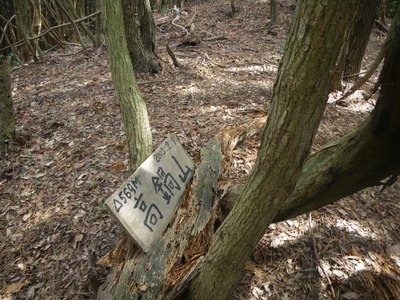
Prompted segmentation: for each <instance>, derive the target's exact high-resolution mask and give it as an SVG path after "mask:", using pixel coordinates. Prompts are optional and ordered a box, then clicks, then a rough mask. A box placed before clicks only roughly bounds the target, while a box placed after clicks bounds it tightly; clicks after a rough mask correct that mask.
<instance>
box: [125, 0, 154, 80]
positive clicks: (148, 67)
mask: <svg viewBox="0 0 400 300" xmlns="http://www.w3.org/2000/svg"><path fill="white" fill-rule="evenodd" d="M139 2H140V4H139V3H138V1H137V0H123V6H124V10H123V17H124V24H125V27H124V28H125V34H126V38H127V43H128V51H129V56H130V58H131V61H132V66H133V69H134V70H135V72H153V73H158V72H159V67H158V63H157V61H156V60H155V57H154V54H155V36H154V28H150V26H155V24H154V20H152V15H151V11H150V12H149V11H148V9H147V8H146V7H147V4H146V3H148V0H146V1H145V2H142V1H139ZM139 7H141V9H139ZM139 13H141V14H144V15H145V16H146V17H145V19H144V20H143V21H142V20H141V19H140V18H139V17H138V16H137V14H139ZM148 13H150V15H148ZM150 18H151V20H150ZM141 29H142V30H144V32H141ZM145 34H147V35H148V36H146V37H145V38H143V36H144V35H145ZM151 35H152V36H151Z"/></svg>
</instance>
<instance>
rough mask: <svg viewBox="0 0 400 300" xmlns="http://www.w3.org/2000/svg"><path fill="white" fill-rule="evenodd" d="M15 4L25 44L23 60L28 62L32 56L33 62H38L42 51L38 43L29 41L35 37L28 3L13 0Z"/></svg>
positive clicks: (19, 28)
mask: <svg viewBox="0 0 400 300" xmlns="http://www.w3.org/2000/svg"><path fill="white" fill-rule="evenodd" d="M13 3H14V8H15V13H16V15H17V28H18V33H19V35H20V36H21V37H22V39H23V40H24V42H25V43H24V45H23V46H22V54H23V59H24V61H28V60H29V58H30V55H31V56H32V58H33V60H35V61H36V60H37V56H38V55H42V53H41V52H42V50H41V49H40V48H39V45H38V43H37V42H36V41H34V40H29V39H28V38H29V37H31V36H33V33H32V28H31V26H32V24H31V17H30V10H29V8H28V3H27V2H26V1H23V0H13Z"/></svg>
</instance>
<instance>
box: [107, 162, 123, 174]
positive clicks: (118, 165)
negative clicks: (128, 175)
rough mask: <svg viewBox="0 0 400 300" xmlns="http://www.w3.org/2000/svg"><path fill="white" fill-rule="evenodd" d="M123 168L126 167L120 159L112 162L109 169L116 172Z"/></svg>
mask: <svg viewBox="0 0 400 300" xmlns="http://www.w3.org/2000/svg"><path fill="white" fill-rule="evenodd" d="M125 169H126V166H125V164H124V162H122V161H117V162H116V163H115V164H113V165H112V166H111V167H110V170H111V171H116V172H120V171H124V170H125Z"/></svg>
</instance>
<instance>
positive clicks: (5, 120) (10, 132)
mask: <svg viewBox="0 0 400 300" xmlns="http://www.w3.org/2000/svg"><path fill="white" fill-rule="evenodd" d="M14 137H15V121H14V107H13V101H12V96H11V79H10V61H9V60H8V59H4V57H2V56H0V144H3V143H4V142H6V141H9V140H12V139H14Z"/></svg>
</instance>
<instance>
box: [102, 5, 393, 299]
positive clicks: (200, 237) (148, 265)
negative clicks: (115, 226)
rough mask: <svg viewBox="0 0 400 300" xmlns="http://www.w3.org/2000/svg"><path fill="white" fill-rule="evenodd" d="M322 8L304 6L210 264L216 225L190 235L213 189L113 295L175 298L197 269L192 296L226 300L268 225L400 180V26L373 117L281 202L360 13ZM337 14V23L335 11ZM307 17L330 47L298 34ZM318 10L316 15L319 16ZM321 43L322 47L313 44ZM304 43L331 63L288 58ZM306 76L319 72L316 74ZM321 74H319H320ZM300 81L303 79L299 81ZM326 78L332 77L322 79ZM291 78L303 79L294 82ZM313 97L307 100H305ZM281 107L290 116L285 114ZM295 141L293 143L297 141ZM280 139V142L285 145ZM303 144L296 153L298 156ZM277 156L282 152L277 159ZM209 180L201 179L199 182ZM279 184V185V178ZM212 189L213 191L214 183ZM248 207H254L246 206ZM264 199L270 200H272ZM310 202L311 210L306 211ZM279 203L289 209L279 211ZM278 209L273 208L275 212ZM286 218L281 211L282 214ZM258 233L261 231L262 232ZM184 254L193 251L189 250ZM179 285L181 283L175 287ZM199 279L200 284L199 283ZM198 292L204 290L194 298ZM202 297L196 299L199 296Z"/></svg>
mask: <svg viewBox="0 0 400 300" xmlns="http://www.w3.org/2000/svg"><path fill="white" fill-rule="evenodd" d="M305 2H307V1H305ZM316 2H318V1H311V0H309V4H313V5H311V6H310V7H308V9H307V7H304V6H302V5H304V3H302V4H301V5H300V8H299V15H298V16H297V18H296V23H295V25H294V26H293V28H292V31H291V35H290V38H289V42H288V45H287V49H286V50H287V51H286V52H285V55H284V58H283V62H282V66H281V68H280V71H279V77H278V80H277V82H276V84H275V91H274V96H273V99H274V105H273V109H272V112H271V115H270V117H269V121H268V122H267V125H266V128H265V131H264V137H263V143H262V147H261V149H260V154H259V157H258V160H257V163H256V166H255V169H254V171H252V174H251V176H250V178H249V180H248V181H247V185H246V186H245V188H244V191H243V192H242V195H241V196H240V199H239V201H238V203H237V204H236V206H235V208H234V209H233V211H232V213H231V214H230V215H229V216H228V218H227V220H226V221H225V222H224V223H223V224H222V226H221V227H220V228H219V230H218V231H217V233H216V235H215V236H216V239H214V240H213V242H212V246H211V248H210V250H209V252H208V254H207V256H206V259H205V261H204V259H201V256H202V255H203V254H204V253H205V251H207V246H208V242H209V241H210V237H211V236H212V224H214V220H215V219H213V218H211V220H210V222H209V223H208V224H209V225H207V226H206V227H205V228H206V229H205V230H204V231H202V232H200V234H198V233H199V231H196V230H191V229H192V228H193V224H196V223H198V222H196V220H197V215H198V214H199V211H200V210H199V207H200V206H201V203H204V202H207V201H208V202H209V201H210V199H213V196H212V190H213V189H212V188H211V194H210V193H208V194H204V193H199V194H203V195H208V196H206V197H205V198H204V199H208V200H204V199H203V200H201V201H199V202H196V201H187V202H184V204H183V205H182V207H181V209H180V211H179V212H178V214H177V217H176V219H175V221H174V222H173V224H172V225H171V228H170V229H169V230H168V231H167V233H166V234H165V235H164V237H167V238H166V239H164V237H163V238H162V239H161V240H160V242H159V243H158V245H157V247H156V249H155V250H154V251H156V252H155V253H153V254H151V255H147V256H145V257H143V255H142V254H140V253H136V259H132V260H129V261H125V262H123V263H122V264H121V265H120V266H122V267H123V269H124V271H123V272H122V273H121V272H118V268H116V269H117V272H115V273H114V275H113V276H111V277H110V278H109V279H108V280H107V285H108V286H109V287H110V286H111V287H112V286H113V284H114V285H115V284H117V286H118V291H122V292H123V295H124V296H123V297H122V298H120V299H123V298H124V297H125V296H127V297H129V298H133V299H139V298H140V299H170V297H172V295H174V292H175V291H174V287H175V288H176V287H177V290H179V289H180V288H182V287H183V286H184V285H185V283H186V282H187V280H189V279H190V276H193V274H195V272H196V270H198V268H199V267H201V273H200V276H199V277H198V278H196V279H195V280H194V281H193V285H192V286H191V290H189V293H188V294H186V295H185V296H187V297H191V298H198V299H225V298H226V295H227V291H228V290H229V288H230V286H231V284H230V285H229V286H228V288H227V284H226V280H228V281H230V282H231V283H232V282H233V283H234V282H235V280H236V279H232V276H231V272H235V273H238V272H239V274H240V271H241V270H242V268H241V267H242V266H243V261H244V260H245V259H246V258H247V257H248V256H246V255H249V253H251V251H252V250H253V248H251V249H250V250H249V252H246V251H242V250H241V249H240V248H241V247H246V246H247V247H248V245H249V244H252V243H256V242H257V241H258V239H257V238H256V237H257V235H259V236H261V235H262V234H263V233H264V230H265V228H264V229H263V230H262V231H261V232H260V230H259V228H260V227H262V226H264V225H265V226H267V225H268V224H266V223H268V222H270V221H272V219H274V220H278V219H284V218H287V217H290V216H293V215H297V214H298V213H299V212H300V211H302V212H306V211H308V210H310V209H315V208H317V207H319V206H322V205H324V204H327V203H328V202H332V201H335V200H338V199H339V198H341V197H344V196H347V195H349V194H351V193H352V192H354V191H356V190H358V189H361V188H363V187H365V186H368V185H373V184H376V183H377V181H378V180H380V179H383V178H384V177H386V176H389V175H396V174H399V172H400V134H399V132H400V118H399V115H400V57H399V56H398V53H399V52H400V25H399V24H395V25H396V28H395V30H396V32H395V37H394V39H393V44H392V46H391V49H390V51H389V52H388V54H387V57H386V60H385V64H384V67H383V69H382V73H381V84H382V85H381V87H382V88H381V95H380V98H379V100H378V103H377V106H376V108H375V110H374V111H373V113H372V115H371V117H370V118H369V119H368V120H367V122H366V123H365V124H364V125H363V126H361V127H360V129H359V130H357V131H355V132H354V133H352V134H350V135H348V136H347V137H344V138H342V139H340V140H339V141H337V142H335V143H333V144H331V145H328V146H327V147H326V148H325V149H323V150H321V151H320V152H318V153H317V154H313V155H312V156H311V157H310V158H309V159H308V161H307V162H306V163H305V164H304V165H303V167H302V170H301V175H300V177H299V179H298V180H297V184H296V188H295V190H294V192H293V193H292V194H291V195H290V196H289V198H287V200H285V198H284V199H283V200H282V198H283V197H287V196H288V194H289V192H288V191H290V190H292V189H293V186H294V183H293V182H292V181H294V180H296V178H297V176H296V174H295V173H297V174H299V172H300V168H301V162H302V161H303V160H304V158H303V157H305V156H306V155H307V153H308V151H309V145H310V143H311V140H312V136H313V134H314V132H315V130H316V125H317V123H318V122H319V117H320V114H321V113H322V112H321V110H322V107H323V106H324V103H323V101H322V100H318V99H324V98H325V97H324V95H323V94H324V93H323V91H319V89H316V88H314V90H312V89H313V87H315V86H318V87H319V88H321V89H322V90H324V91H325V96H326V94H327V92H328V91H329V86H330V79H329V77H330V76H332V74H329V70H332V69H333V67H334V60H335V59H334V57H335V56H334V54H335V52H336V54H337V52H338V51H339V48H340V44H341V43H342V42H343V39H345V36H346V19H347V18H350V17H351V11H352V8H353V6H352V5H354V2H350V1H349V2H348V1H346V2H344V1H343V2H342V3H335V4H334V2H333V1H332V2H331V4H329V5H328V7H325V9H326V10H325V9H321V7H320V6H319V5H318V4H316ZM338 2H339V1H338ZM340 2H341V1H340ZM314 5H316V6H314ZM333 6H334V7H333ZM335 10H336V11H337V15H335V13H334V11H335ZM307 12H314V16H317V17H316V18H315V19H313V22H319V24H320V25H321V24H324V26H323V27H322V28H321V27H319V30H323V31H324V32H326V38H328V37H329V38H330V42H331V43H332V44H327V43H324V41H323V40H319V38H320V37H321V36H320V35H318V34H317V33H316V32H315V33H314V34H313V33H311V32H309V31H305V32H301V31H299V30H298V29H299V28H307V27H303V26H304V25H305V24H304V23H308V24H309V25H313V22H311V21H309V20H308V19H307V18H306V16H307ZM315 12H318V14H316V15H315ZM340 17H343V19H340ZM319 18H321V19H322V20H331V21H332V20H336V18H339V19H337V21H336V25H337V26H340V27H337V26H335V32H336V34H335V33H332V32H330V31H329V24H326V23H324V22H322V23H321V21H322V20H321V19H319ZM300 25H303V26H300ZM308 28H315V27H313V26H310V27H308ZM338 28H342V30H343V31H341V32H338ZM323 36H325V35H323ZM296 38H298V39H296ZM316 40H318V41H319V42H318V43H313V42H315V41H316ZM301 41H306V43H310V44H311V45H314V47H315V48H314V49H313V51H316V53H319V54H321V53H325V52H329V54H330V55H329V54H328V53H325V54H322V55H321V56H320V55H311V56H310V57H307V58H304V57H302V56H300V57H298V56H296V55H291V52H290V50H293V49H297V50H299V49H300V48H298V46H299V43H300V44H301ZM324 46H325V47H324ZM301 48H302V47H301ZM307 48H308V47H305V49H304V52H302V51H300V53H301V54H302V55H305V53H307V51H306V49H307ZM302 49H303V48H302ZM298 53H299V51H297V55H298ZM325 55H326V56H325ZM301 62H303V63H304V64H302V63H301ZM321 68H322V69H321ZM307 70H313V71H312V72H309V73H308V72H307ZM314 72H317V73H318V72H319V73H318V74H314ZM294 74H297V75H299V74H300V75H301V76H300V77H296V76H294ZM326 74H328V75H326ZM323 75H326V76H325V77H323ZM313 76H316V77H318V76H320V77H322V78H323V80H321V81H320V82H317V81H315V78H314V77H313ZM293 78H295V79H294V80H293ZM312 78H314V80H313V79H312ZM284 91H286V92H284ZM296 91H297V93H296ZM298 91H304V92H305V95H303V97H304V98H303V97H302V96H298V95H299V93H298ZM307 91H309V92H308V93H307ZM315 92H317V95H315ZM286 94H287V95H286ZM290 95H292V98H290ZM318 95H319V96H318ZM278 97H279V98H278ZM277 99H279V101H278V100H277ZM310 102H311V103H310ZM301 107H303V109H301ZM296 108H297V109H296ZM282 109H283V111H285V112H287V113H284V114H282ZM290 117H292V119H291V120H289V119H290ZM302 118H303V119H302ZM307 120H308V122H307ZM292 123H293V124H292ZM296 125H297V126H296ZM271 129H276V133H277V136H276V137H275V138H274V132H275V131H271ZM299 131H300V132H299ZM307 132H308V134H307ZM292 134H295V135H294V136H292V137H291V135H292ZM310 135H311V137H310ZM278 136H279V137H281V139H280V140H279V139H278ZM266 145H269V147H271V148H273V149H270V148H269V147H266ZM296 145H297V146H298V147H295V148H293V147H294V146H296ZM307 145H308V147H307ZM215 148H216V146H212V147H210V149H215ZM274 149H275V150H276V151H278V152H279V153H277V154H276V153H274V152H272V153H271V151H272V150H274ZM298 151H300V153H298ZM273 156H274V157H273ZM271 158H272V159H271ZM202 161H203V159H202ZM204 161H205V160H204ZM296 162H297V163H296ZM282 167H284V168H283V171H278V170H277V169H282ZM293 169H296V170H293ZM217 171H218V161H216V162H215V163H214V164H212V165H211V167H209V168H208V173H207V172H206V174H214V175H215V174H217V173H218V172H217ZM288 173H289V174H288ZM257 174H258V175H257ZM268 176H269V177H268ZM211 177H212V176H207V175H202V176H199V178H211ZM275 177H278V178H277V179H274V178H275ZM214 180H215V177H214ZM192 186H193V187H194V188H196V187H198V186H202V185H201V184H198V183H197V181H196V182H195V184H194V185H192ZM206 186H207V185H206ZM208 186H210V185H209V184H208ZM314 187H316V188H314ZM285 194H286V195H285ZM274 196H275V197H274ZM325 198H326V199H328V201H326V200H325ZM246 199H251V200H252V201H245V200H246ZM265 199H267V200H269V201H268V202H267V201H265ZM303 199H306V200H303ZM308 202H309V203H312V204H311V205H308ZM280 204H282V206H279V205H280ZM184 210H186V214H182V211H184ZM271 210H273V212H272V213H271ZM278 210H279V213H278V214H277V215H275V213H276V212H277V211H278ZM293 212H294V213H293ZM263 218H267V219H268V220H267V222H265V221H264V220H262V219H263ZM199 219H203V218H199ZM235 221H236V222H235ZM210 225H211V228H210ZM177 226H180V227H177ZM243 227H244V228H245V230H243ZM254 232H256V233H255V234H254ZM251 236H252V237H251ZM188 239H189V241H190V242H189V243H188ZM253 240H256V241H253ZM232 241H233V242H234V244H233V245H232ZM237 245H240V247H237ZM253 246H254V244H253ZM185 247H186V250H184V249H182V248H185ZM227 250H229V252H228V251H227ZM196 251H197V252H196ZM237 252H240V254H241V255H239V256H237V255H236V254H237ZM182 253H183V254H182ZM232 253H233V255H232ZM243 257H244V259H243ZM224 260H225V261H224ZM221 261H224V264H221ZM138 263H139V264H138ZM174 263H175V268H172V269H171V265H172V264H174ZM184 264H186V269H190V268H191V272H189V273H188V278H183V275H182V274H181V275H180V277H179V276H178V279H176V278H177V277H176V276H175V275H176V273H179V272H181V273H185V272H186V271H185V265H184ZM235 264H240V266H239V268H237V267H235V266H232V265H235ZM166 266H168V267H166ZM218 276H219V277H218ZM204 277H210V278H211V280H207V279H204ZM179 278H180V279H179ZM182 278H183V279H182ZM174 279H175V280H176V281H178V282H180V283H179V284H177V283H176V282H174ZM199 279H202V281H201V282H200V284H199V281H198V280H199ZM199 286H200V287H202V289H201V290H200V291H198V290H197V291H196V289H197V288H199ZM218 289H224V290H225V291H226V292H222V293H220V292H219V291H218ZM116 291H117V289H114V293H113V295H114V296H117V294H116V293H115V292H116ZM196 292H198V293H197V294H194V293H196ZM119 295H121V294H119ZM103 296H105V297H108V296H110V297H113V296H112V295H111V294H110V293H108V294H105V295H104V294H103ZM100 298H101V297H100ZM125 298H126V297H125ZM103 299H105V298H103Z"/></svg>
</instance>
